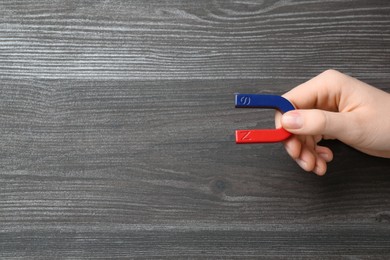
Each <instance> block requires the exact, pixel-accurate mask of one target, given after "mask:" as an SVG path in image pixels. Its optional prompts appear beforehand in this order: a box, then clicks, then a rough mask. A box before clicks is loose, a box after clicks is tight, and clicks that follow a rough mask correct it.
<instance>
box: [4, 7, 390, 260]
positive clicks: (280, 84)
mask: <svg viewBox="0 0 390 260" xmlns="http://www.w3.org/2000/svg"><path fill="white" fill-rule="evenodd" d="M328 68H335V69H338V70H340V71H342V72H344V73H347V74H349V75H352V76H354V77H357V78H359V79H361V80H363V81H366V82H368V83H370V84H372V85H374V86H377V87H379V88H382V89H384V90H386V91H390V2H389V1H387V0H375V1H365V0H361V1H340V0H334V1H320V0H310V1H309V0H302V1H288V0H284V1H251V0H236V1H233V0H227V1H216V0H214V1H211V0H197V1H185V0H165V1H159V0H150V1H142V0H132V1H125V0H104V1H103V0H99V1H92V0H82V1H76V0H67V1H63V0H57V1H53V0H39V1H33V0H25V1H21V0H2V1H0V136H1V138H0V258H2V259H6V258H18V259H23V258H24V259H34V258H35V259H41V258H42V259H55V258H68V259H80V258H92V259H96V258H133V257H134V258H135V257H141V258H142V257H143V258H153V257H156V258H166V259H172V258H173V257H178V258H197V257H199V258H201V257H204V258H211V259H216V258H222V259H225V258H234V257H243V258H251V257H252V258H256V257H259V256H274V257H275V258H283V257H287V258H291V257H292V256H296V257H300V258H307V259H311V258H313V257H315V256H316V257H323V258H326V257H332V256H333V257H335V256H338V257H340V258H342V257H345V258H349V257H350V258H353V257H357V258H359V257H362V258H364V257H369V256H374V257H378V258H379V257H383V258H386V256H387V257H389V255H390V160H388V159H380V158H374V157H370V156H367V155H364V154H362V153H359V152H357V151H355V150H353V149H351V148H349V147H347V146H345V145H343V144H341V143H339V142H329V143H328V144H329V145H330V146H331V148H332V149H333V150H334V153H335V160H334V162H332V163H331V164H330V165H329V172H328V174H327V175H326V176H325V177H317V176H315V175H313V174H310V173H306V172H303V171H302V170H300V169H299V167H298V166H297V165H296V164H295V162H293V161H292V160H291V159H290V158H289V157H288V156H287V154H286V152H285V151H284V149H283V147H282V145H280V144H267V145H236V144H235V143H234V137H233V134H234V130H235V129H237V128H243V127H252V128H254V127H265V126H268V127H271V126H272V124H273V112H272V111H269V110H267V111H259V110H255V109H252V110H248V109H234V99H233V94H234V93H235V92H241V93H243V92H248V93H276V94H282V93H284V92H286V91H287V90H289V89H291V88H292V87H294V86H296V85H297V84H299V83H301V82H303V81H306V80H307V79H309V78H311V77H313V76H315V75H317V74H319V73H320V72H322V71H323V70H325V69H328Z"/></svg>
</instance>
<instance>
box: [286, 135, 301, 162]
mask: <svg viewBox="0 0 390 260" xmlns="http://www.w3.org/2000/svg"><path fill="white" fill-rule="evenodd" d="M284 148H285V149H286V151H287V153H288V154H289V155H290V157H291V158H293V159H294V160H296V159H298V158H299V155H300V154H301V148H302V142H301V141H300V140H299V139H298V137H297V136H292V137H290V138H289V139H287V140H286V141H285V142H284Z"/></svg>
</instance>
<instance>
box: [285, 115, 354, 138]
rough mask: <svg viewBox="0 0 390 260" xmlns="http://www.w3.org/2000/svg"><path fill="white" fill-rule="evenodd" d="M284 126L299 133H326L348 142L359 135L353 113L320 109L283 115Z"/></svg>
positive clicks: (294, 132)
mask: <svg viewBox="0 0 390 260" xmlns="http://www.w3.org/2000/svg"><path fill="white" fill-rule="evenodd" d="M281 122H282V126H283V128H284V129H286V130H287V131H289V132H291V133H293V134H297V135H313V136H315V135H325V136H331V137H334V138H337V139H340V140H342V141H344V142H345V141H346V142H348V141H349V140H353V138H356V136H357V135H358V130H359V125H358V124H357V122H358V120H356V119H355V117H354V114H353V113H335V112H328V111H323V110H318V109H308V110H304V109H301V110H293V111H289V112H287V113H285V114H283V115H282V120H281Z"/></svg>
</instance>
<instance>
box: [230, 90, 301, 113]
mask: <svg viewBox="0 0 390 260" xmlns="http://www.w3.org/2000/svg"><path fill="white" fill-rule="evenodd" d="M235 103H236V107H263V108H276V109H278V110H280V112H282V113H286V112H287V111H290V110H294V109H295V108H294V106H293V105H292V104H291V103H290V101H288V100H287V99H285V98H284V97H281V96H277V95H263V94H236V102H235Z"/></svg>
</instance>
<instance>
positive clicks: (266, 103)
mask: <svg viewBox="0 0 390 260" xmlns="http://www.w3.org/2000/svg"><path fill="white" fill-rule="evenodd" d="M236 107H238V108H254V107H260V108H274V109H278V110H279V111H280V112H282V113H285V112H287V111H290V110H294V109H295V108H294V106H293V105H292V104H291V103H290V101H288V100H287V99H285V98H283V97H281V96H276V95H256V94H236ZM290 136H291V133H289V132H287V131H286V130H285V129H283V128H277V129H247V130H236V143H237V144H246V143H274V142H281V141H283V140H286V139H287V138H289V137H290Z"/></svg>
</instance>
